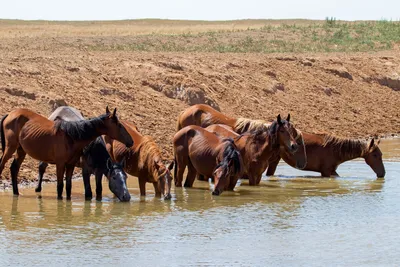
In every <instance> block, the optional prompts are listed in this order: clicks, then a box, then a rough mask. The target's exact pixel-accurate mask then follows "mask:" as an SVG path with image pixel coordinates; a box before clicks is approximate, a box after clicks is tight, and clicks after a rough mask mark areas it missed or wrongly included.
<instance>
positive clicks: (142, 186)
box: [139, 176, 146, 196]
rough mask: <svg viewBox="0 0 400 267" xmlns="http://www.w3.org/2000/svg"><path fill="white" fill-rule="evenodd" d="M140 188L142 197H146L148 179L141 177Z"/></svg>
mask: <svg viewBox="0 0 400 267" xmlns="http://www.w3.org/2000/svg"><path fill="white" fill-rule="evenodd" d="M139 188H140V195H141V196H145V195H146V178H143V177H140V176H139Z"/></svg>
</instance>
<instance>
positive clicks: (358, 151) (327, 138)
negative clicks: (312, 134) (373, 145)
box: [317, 133, 368, 158]
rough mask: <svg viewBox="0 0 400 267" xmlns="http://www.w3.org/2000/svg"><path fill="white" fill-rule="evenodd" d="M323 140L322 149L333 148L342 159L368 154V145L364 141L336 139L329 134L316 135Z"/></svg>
mask: <svg viewBox="0 0 400 267" xmlns="http://www.w3.org/2000/svg"><path fill="white" fill-rule="evenodd" d="M317 135H319V136H321V137H322V138H323V143H322V146H323V147H327V146H330V147H333V149H334V150H335V151H336V152H337V153H339V156H340V157H342V158H354V157H362V156H364V155H365V154H366V153H368V144H367V142H365V141H361V140H356V139H350V138H341V137H336V136H333V135H330V134H325V133H319V134H317Z"/></svg>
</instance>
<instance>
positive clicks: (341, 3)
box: [0, 0, 400, 20]
mask: <svg viewBox="0 0 400 267" xmlns="http://www.w3.org/2000/svg"><path fill="white" fill-rule="evenodd" d="M327 16H328V17H336V18H337V19H340V20H380V19H392V20H399V19H400V0H379V1H378V0H273V1H269V0H140V1H136V0H112V1H105V0H68V1H60V0H0V18H2V19H28V20H36V19H43V20H121V19H140V18H162V19H191V20H232V19H289V18H305V19H325V17H327Z"/></svg>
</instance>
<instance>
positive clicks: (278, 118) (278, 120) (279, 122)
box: [276, 114, 282, 125]
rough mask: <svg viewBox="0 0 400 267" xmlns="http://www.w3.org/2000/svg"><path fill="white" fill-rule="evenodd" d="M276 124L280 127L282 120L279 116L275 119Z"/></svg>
mask: <svg viewBox="0 0 400 267" xmlns="http://www.w3.org/2000/svg"><path fill="white" fill-rule="evenodd" d="M276 120H277V122H278V124H279V125H282V119H281V114H279V115H278V117H277V118H276Z"/></svg>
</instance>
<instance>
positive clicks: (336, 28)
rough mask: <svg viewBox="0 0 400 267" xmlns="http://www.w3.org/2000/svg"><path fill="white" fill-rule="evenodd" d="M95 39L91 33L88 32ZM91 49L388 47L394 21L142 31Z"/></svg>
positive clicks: (397, 33) (396, 37) (398, 35)
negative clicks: (141, 33) (199, 30)
mask: <svg viewBox="0 0 400 267" xmlns="http://www.w3.org/2000/svg"><path fill="white" fill-rule="evenodd" d="M93 38H94V39H96V37H93ZM90 39H91V38H89V40H88V41H89V45H88V48H89V49H91V50H128V51H156V52H157V51H160V52H220V53H226V52H232V53H275V52H294V53H302V52H365V51H378V50H389V49H392V47H393V45H394V44H395V43H399V42H400V22H398V21H395V22H393V21H386V20H382V21H374V22H341V21H337V20H336V18H326V20H325V22H322V23H313V24H309V25H304V24H300V25H296V24H279V25H265V26H263V27H260V28H247V29H238V30H219V31H208V32H200V33H191V32H186V33H180V34H158V33H153V34H145V35H136V36H125V37H116V38H113V39H112V40H107V42H99V41H98V40H97V41H96V40H93V42H90Z"/></svg>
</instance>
